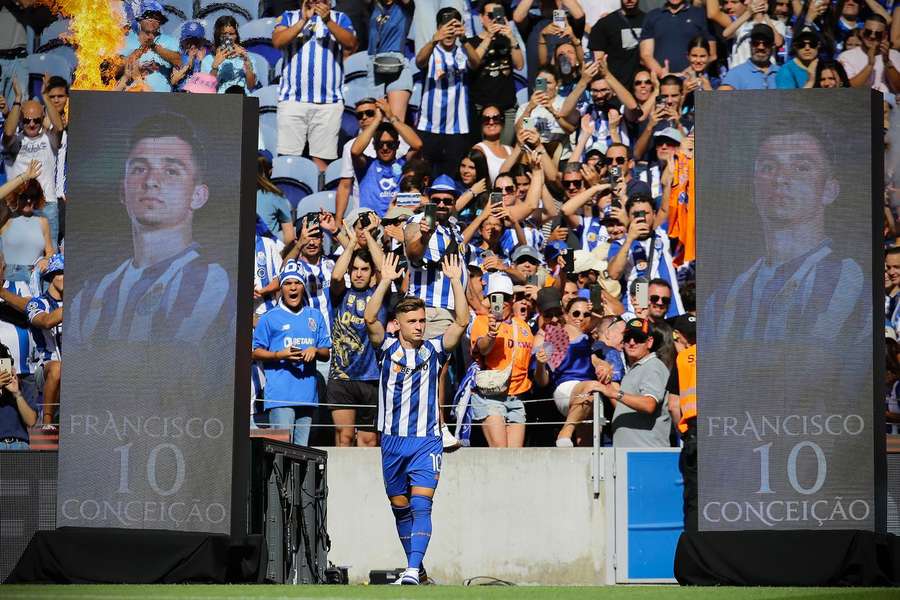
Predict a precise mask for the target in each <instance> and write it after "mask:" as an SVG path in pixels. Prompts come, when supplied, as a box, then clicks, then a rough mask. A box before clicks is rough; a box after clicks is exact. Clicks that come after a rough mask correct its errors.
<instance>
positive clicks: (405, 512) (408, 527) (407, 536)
mask: <svg viewBox="0 0 900 600" xmlns="http://www.w3.org/2000/svg"><path fill="white" fill-rule="evenodd" d="M391 510H392V511H394V521H395V522H396V523H397V535H399V536H400V543H401V544H403V552H405V553H406V560H407V561H409V553H410V540H411V534H412V526H413V516H412V509H411V508H410V507H409V505H406V506H404V507H403V508H398V507H396V506H393V505H391Z"/></svg>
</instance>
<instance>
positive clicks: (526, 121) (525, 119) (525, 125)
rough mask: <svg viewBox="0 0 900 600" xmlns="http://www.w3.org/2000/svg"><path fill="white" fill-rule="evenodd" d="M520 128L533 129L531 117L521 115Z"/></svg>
mask: <svg viewBox="0 0 900 600" xmlns="http://www.w3.org/2000/svg"><path fill="white" fill-rule="evenodd" d="M522 129H534V124H533V123H532V122H531V117H522Z"/></svg>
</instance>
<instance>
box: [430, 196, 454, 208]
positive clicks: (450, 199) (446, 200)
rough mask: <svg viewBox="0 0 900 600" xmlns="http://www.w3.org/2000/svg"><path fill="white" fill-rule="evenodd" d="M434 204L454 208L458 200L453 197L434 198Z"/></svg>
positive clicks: (432, 198) (432, 200) (432, 199)
mask: <svg viewBox="0 0 900 600" xmlns="http://www.w3.org/2000/svg"><path fill="white" fill-rule="evenodd" d="M431 203H432V204H443V205H444V206H453V205H454V204H456V198H454V197H453V196H432V197H431Z"/></svg>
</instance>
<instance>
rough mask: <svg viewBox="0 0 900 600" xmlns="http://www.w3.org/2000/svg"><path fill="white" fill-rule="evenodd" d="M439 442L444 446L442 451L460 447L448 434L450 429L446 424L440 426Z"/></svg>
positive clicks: (454, 437)
mask: <svg viewBox="0 0 900 600" xmlns="http://www.w3.org/2000/svg"><path fill="white" fill-rule="evenodd" d="M441 442H442V443H443V445H444V450H456V449H457V448H459V447H460V446H462V444H460V443H459V440H458V439H456V436H455V435H453V434H452V433H450V428H449V427H448V426H447V425H446V424H444V425H441Z"/></svg>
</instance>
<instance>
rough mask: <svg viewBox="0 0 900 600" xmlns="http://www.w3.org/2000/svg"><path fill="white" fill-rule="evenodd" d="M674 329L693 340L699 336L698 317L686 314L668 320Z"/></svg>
mask: <svg viewBox="0 0 900 600" xmlns="http://www.w3.org/2000/svg"><path fill="white" fill-rule="evenodd" d="M668 322H669V325H671V326H672V329H674V330H675V331H678V332H680V333H683V334H684V335H687V336H689V337H691V338H694V337H696V336H697V317H695V316H694V315H689V314H684V315H678V316H677V317H673V318H671V319H669V320H668Z"/></svg>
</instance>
